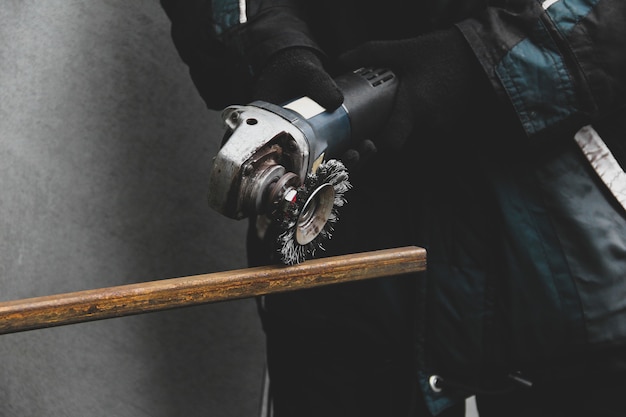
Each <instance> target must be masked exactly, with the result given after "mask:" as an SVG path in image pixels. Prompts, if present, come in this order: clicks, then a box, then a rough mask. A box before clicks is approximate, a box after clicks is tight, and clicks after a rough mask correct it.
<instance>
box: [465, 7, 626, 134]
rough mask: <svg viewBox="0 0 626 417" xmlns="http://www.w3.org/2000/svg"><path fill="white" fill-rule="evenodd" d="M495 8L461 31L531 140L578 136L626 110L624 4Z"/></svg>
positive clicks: (466, 23) (625, 18)
mask: <svg viewBox="0 0 626 417" xmlns="http://www.w3.org/2000/svg"><path fill="white" fill-rule="evenodd" d="M492 3H494V4H493V5H492V6H491V7H489V8H487V9H486V10H485V11H484V12H482V13H481V14H479V15H477V16H476V17H473V18H471V19H467V20H464V21H462V22H460V23H459V24H458V27H459V28H460V29H461V31H462V32H463V33H464V35H465V37H466V39H467V40H468V41H469V43H470V45H471V46H472V48H473V49H474V52H475V53H476V55H477V57H478V59H479V60H480V61H481V63H482V65H483V67H484V69H485V70H486V72H487V74H488V76H489V78H490V80H491V83H492V85H493V87H494V88H495V90H496V91H497V92H498V94H499V95H500V96H501V98H502V99H505V100H508V101H510V102H511V103H512V105H513V107H514V109H515V112H516V114H517V116H518V118H519V120H520V122H521V124H522V126H523V128H524V130H525V132H526V134H527V135H528V137H530V138H535V139H537V140H542V138H548V137H550V136H553V137H554V136H560V134H571V135H572V136H573V134H574V133H575V132H576V131H577V130H578V129H580V128H581V127H582V126H584V125H587V124H589V123H593V122H595V121H598V120H601V119H602V118H605V117H608V116H611V115H612V114H613V113H616V112H618V111H620V110H621V109H624V108H625V105H626V53H624V51H626V1H624V0H543V1H542V0H529V1H525V0H509V1H506V0H502V1H499V2H492ZM497 3H502V4H503V6H502V7H498V6H497ZM555 133H556V135H554V134H555Z"/></svg>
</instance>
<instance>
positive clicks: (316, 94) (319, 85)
mask: <svg viewBox="0 0 626 417" xmlns="http://www.w3.org/2000/svg"><path fill="white" fill-rule="evenodd" d="M305 95H306V96H308V97H310V98H311V99H313V100H315V101H316V102H317V103H318V104H319V105H321V106H322V107H324V108H325V109H326V110H329V111H333V110H335V109H337V108H338V107H339V106H340V105H341V103H343V94H342V92H341V90H339V88H338V87H337V84H335V81H334V80H333V79H332V77H331V76H330V75H329V74H328V73H327V72H326V71H325V69H324V67H323V65H322V62H321V60H320V59H319V58H318V56H317V55H316V54H315V52H313V51H312V50H311V49H308V48H298V47H294V48H288V49H284V50H282V51H279V52H277V53H276V54H274V55H273V56H272V57H271V58H270V60H269V62H268V64H267V65H266V66H265V67H264V68H263V71H262V72H261V74H260V76H259V78H258V81H257V83H256V88H255V90H254V93H253V98H254V99H255V100H263V101H267V102H270V103H274V104H282V103H284V102H287V101H289V100H291V99H294V98H297V97H301V96H305ZM375 153H376V146H375V145H374V143H373V142H372V141H371V140H364V141H361V142H360V143H358V144H357V146H356V147H355V148H354V149H348V150H347V151H346V152H345V153H344V154H343V155H342V156H341V158H340V159H341V161H342V162H343V163H344V165H345V166H346V168H347V169H348V170H349V171H350V172H354V171H356V169H357V168H358V167H360V166H363V165H364V163H365V162H366V161H367V160H369V159H370V158H371V157H372V156H373V155H374V154H375Z"/></svg>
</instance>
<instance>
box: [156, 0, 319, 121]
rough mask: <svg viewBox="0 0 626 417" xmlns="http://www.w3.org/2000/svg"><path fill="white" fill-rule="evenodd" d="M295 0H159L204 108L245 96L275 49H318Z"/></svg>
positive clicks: (245, 98)
mask: <svg viewBox="0 0 626 417" xmlns="http://www.w3.org/2000/svg"><path fill="white" fill-rule="evenodd" d="M298 1H300V0H263V1H260V0H248V1H246V0H161V6H162V8H163V9H164V10H165V12H166V14H167V16H168V18H169V20H170V22H171V35H172V40H173V42H174V45H175V47H176V49H177V51H178V53H179V55H180V57H181V59H182V60H183V62H185V63H186V64H187V66H188V67H189V72H190V75H191V78H192V80H193V82H194V84H195V86H196V88H197V89H198V91H199V93H200V95H201V96H202V98H203V99H204V101H205V103H206V104H207V106H208V107H209V108H211V109H214V110H221V109H223V108H224V107H225V106H227V105H230V104H233V103H243V102H246V101H247V100H248V95H249V91H250V89H251V86H252V82H253V81H254V77H255V75H256V74H257V73H258V72H259V70H260V69H261V68H262V67H263V65H264V64H265V62H266V61H267V59H268V58H269V57H270V56H271V55H272V54H273V53H275V52H276V51H278V50H280V49H284V48H289V47H293V46H302V47H307V48H312V49H315V50H318V51H319V48H318V46H317V45H316V44H315V42H314V41H313V40H312V36H311V35H310V33H309V30H308V27H307V25H306V23H305V21H304V19H303V18H302V16H301V11H300V7H299V5H298ZM320 52H321V51H320Z"/></svg>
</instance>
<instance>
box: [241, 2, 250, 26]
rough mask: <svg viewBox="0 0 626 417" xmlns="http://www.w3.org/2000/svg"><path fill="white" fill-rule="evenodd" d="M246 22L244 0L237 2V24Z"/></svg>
mask: <svg viewBox="0 0 626 417" xmlns="http://www.w3.org/2000/svg"><path fill="white" fill-rule="evenodd" d="M247 21H248V15H247V11H246V0H239V23H246V22H247Z"/></svg>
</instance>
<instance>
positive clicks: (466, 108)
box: [339, 28, 497, 150]
mask: <svg viewBox="0 0 626 417" xmlns="http://www.w3.org/2000/svg"><path fill="white" fill-rule="evenodd" d="M339 59H340V62H341V63H342V64H343V65H344V66H345V67H346V68H358V67H361V66H369V65H375V66H383V67H388V68H390V69H392V70H393V71H394V72H395V73H396V74H397V75H398V77H399V80H400V84H399V86H398V92H397V94H396V99H395V103H394V106H393V109H392V112H391V117H390V119H389V122H388V123H387V124H386V126H385V127H384V128H383V129H382V133H381V134H380V135H379V137H377V138H374V142H375V143H376V145H377V146H378V147H379V148H381V149H382V148H391V149H395V150H399V149H401V148H402V146H403V145H404V143H405V142H406V140H407V138H408V137H409V136H411V135H412V134H414V132H415V131H416V130H422V129H426V130H429V131H439V132H440V133H445V132H447V133H448V134H450V135H453V134H457V133H460V132H461V131H463V130H465V129H467V127H468V126H470V125H473V126H475V125H478V124H488V123H490V122H491V121H492V120H493V114H492V112H490V111H489V109H493V108H495V107H496V104H497V100H496V98H495V95H493V93H492V91H491V88H490V86H489V82H488V80H487V78H486V77H485V75H484V73H483V71H482V69H481V67H480V64H479V63H478V61H477V60H476V58H475V56H474V54H473V52H472V50H471V49H470V47H469V45H468V44H467V42H466V41H465V39H464V38H463V36H462V35H461V33H460V31H458V30H457V29H455V28H453V29H448V30H443V31H438V32H433V33H430V34H427V35H423V36H419V37H415V38H410V39H403V40H397V41H373V42H369V43H366V44H364V45H362V46H360V47H358V48H356V49H353V50H351V51H348V52H346V53H345V54H343V55H342V56H341V57H340V58H339ZM416 137H419V135H417V136H416Z"/></svg>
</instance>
